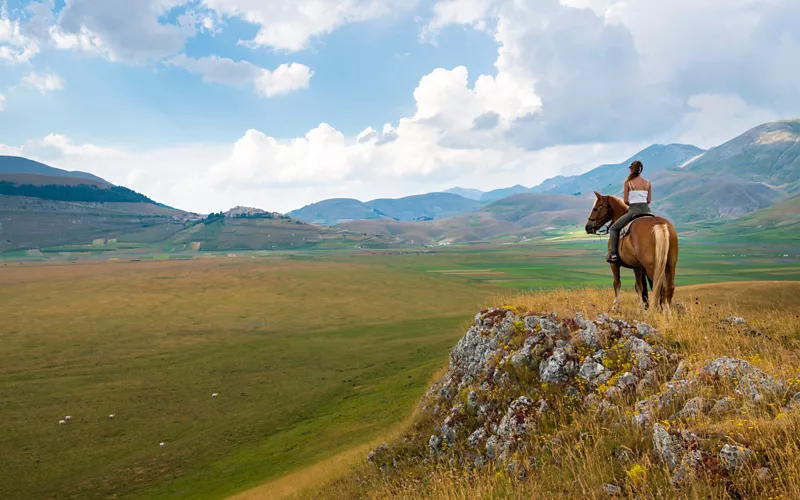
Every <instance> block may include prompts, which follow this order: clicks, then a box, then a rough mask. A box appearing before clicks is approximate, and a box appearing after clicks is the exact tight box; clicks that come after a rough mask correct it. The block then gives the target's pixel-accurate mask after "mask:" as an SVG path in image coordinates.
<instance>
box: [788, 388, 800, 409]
mask: <svg viewBox="0 0 800 500" xmlns="http://www.w3.org/2000/svg"><path fill="white" fill-rule="evenodd" d="M786 410H787V411H794V410H800V392H798V393H797V394H795V395H794V396H792V398H791V399H790V400H789V402H788V403H786Z"/></svg>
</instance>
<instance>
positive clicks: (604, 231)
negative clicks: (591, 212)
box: [589, 200, 613, 236]
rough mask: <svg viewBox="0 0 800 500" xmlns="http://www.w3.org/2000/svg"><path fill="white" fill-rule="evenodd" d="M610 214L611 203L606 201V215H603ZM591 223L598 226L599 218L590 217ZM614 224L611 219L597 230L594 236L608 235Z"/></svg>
mask: <svg viewBox="0 0 800 500" xmlns="http://www.w3.org/2000/svg"><path fill="white" fill-rule="evenodd" d="M610 213H611V202H610V201H608V200H606V213H605V214H603V215H607V214H610ZM589 222H591V223H592V224H597V217H590V218H589ZM612 223H613V221H612V220H611V219H609V220H608V222H606V223H605V224H603V225H602V226H600V227H598V228H597V229H595V231H594V234H596V235H598V236H605V235H607V234H608V232H609V231H610V230H611V224H612Z"/></svg>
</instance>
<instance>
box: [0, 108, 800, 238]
mask: <svg viewBox="0 0 800 500" xmlns="http://www.w3.org/2000/svg"><path fill="white" fill-rule="evenodd" d="M637 159H638V160H640V161H642V162H643V164H644V166H645V173H644V175H645V176H646V177H647V178H648V179H650V180H651V181H652V183H653V197H654V203H653V208H654V210H655V211H657V212H658V213H661V214H663V215H665V216H667V217H669V218H671V219H673V220H674V221H675V222H677V223H679V224H683V225H686V224H697V223H701V222H702V223H713V221H717V220H720V221H722V220H729V219H730V218H739V220H738V221H736V222H735V224H743V225H742V226H741V227H742V228H744V229H742V230H745V229H748V228H750V229H752V228H753V227H756V226H758V224H756V223H753V222H747V221H759V220H763V221H771V220H774V219H775V217H777V216H779V215H780V214H783V213H789V214H790V215H791V214H794V213H795V212H793V210H795V208H794V207H796V206H797V198H796V197H797V196H798V194H800V120H792V121H782V122H773V123H767V124H764V125H761V126H758V127H755V128H753V129H751V130H748V131H746V132H745V133H744V134H742V135H740V136H738V137H735V138H733V139H731V140H730V141H728V142H726V143H724V144H721V145H719V146H717V147H714V148H711V149H709V150H707V151H706V150H703V149H700V148H697V147H695V146H692V145H686V144H667V145H658V144H656V145H652V146H650V147H648V148H646V149H644V150H642V151H640V152H639V153H637V154H636V155H634V156H632V157H631V158H628V159H626V160H625V161H623V162H621V163H617V164H610V165H600V166H598V167H597V168H594V169H592V170H589V171H588V172H585V173H583V174H580V175H573V176H556V177H553V178H550V179H547V180H545V181H544V182H542V183H541V184H539V185H537V186H533V187H525V186H523V185H515V186H511V187H508V188H503V189H497V190H493V191H488V192H483V191H480V190H477V189H469V188H464V187H457V188H452V189H449V190H447V191H446V192H436V193H427V194H420V195H414V196H408V197H404V198H399V199H376V200H371V201H367V202H362V201H359V200H355V199H344V198H339V199H330V200H323V201H320V202H317V203H313V204H311V205H307V206H305V207H302V208H300V209H297V210H294V211H292V212H289V213H288V214H286V215H285V216H284V215H280V214H275V213H271V212H265V211H263V210H259V209H251V208H245V207H237V208H236V209H233V210H232V211H229V212H227V213H220V214H210V215H208V216H202V215H199V214H192V213H187V212H183V211H181V210H177V209H173V208H170V207H166V206H164V205H161V204H159V203H157V202H156V201H154V200H152V199H150V198H148V197H147V196H145V195H143V194H140V193H136V192H135V191H132V190H130V189H127V188H125V187H123V186H114V185H113V184H111V183H110V182H108V181H105V180H104V179H102V178H100V177H97V176H95V175H92V174H90V173H86V172H77V171H66V170H60V169H57V168H54V167H51V166H48V165H45V164H42V163H39V162H35V161H32V160H29V159H25V158H20V157H13V156H0V252H3V251H8V250H17V249H30V248H54V249H57V248H59V247H63V246H64V245H86V244H89V243H91V242H93V241H94V242H97V241H98V239H103V241H110V240H114V241H119V242H124V243H126V244H129V245H159V246H160V247H161V248H164V249H166V250H168V251H181V250H185V249H187V248H191V249H194V250H197V249H214V250H224V249H239V248H241V249H245V248H246V249H279V248H300V247H303V248H312V247H318V246H320V245H322V246H325V245H328V246H330V245H333V246H337V245H338V246H342V245H343V246H344V247H348V246H350V247H352V246H358V247H363V246H364V245H365V244H367V245H368V246H370V245H371V246H391V245H405V244H411V243H414V244H420V243H422V244H447V243H472V242H487V241H493V242H518V241H524V240H526V239H529V238H535V237H537V236H539V235H541V234H542V233H543V232H544V231H546V230H548V229H550V228H559V227H564V226H574V225H579V224H583V222H585V220H586V217H587V213H588V210H589V208H590V207H591V204H592V199H593V198H594V195H593V191H599V192H603V193H608V194H621V192H622V180H623V179H624V177H625V176H626V175H627V172H628V165H629V164H630V163H631V162H632V161H633V160H637ZM782 207H788V208H782ZM762 213H764V214H771V215H763V218H762V217H761V214H762ZM748 214H751V215H748ZM776 214H777V215H776ZM703 221H705V222H703ZM731 224H734V223H731ZM754 224H755V226H754ZM731 227H732V228H733V227H734V225H732V226H731ZM367 241H368V242H369V243H365V242H367ZM333 242H336V243H335V244H334V243H333Z"/></svg>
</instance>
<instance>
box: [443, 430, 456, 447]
mask: <svg viewBox="0 0 800 500" xmlns="http://www.w3.org/2000/svg"><path fill="white" fill-rule="evenodd" d="M440 431H441V433H442V438H444V440H445V442H446V443H447V445H448V446H451V447H452V446H454V445H455V444H456V437H457V436H456V430H455V429H454V428H453V427H451V426H449V425H443V426H442V428H441V429H440Z"/></svg>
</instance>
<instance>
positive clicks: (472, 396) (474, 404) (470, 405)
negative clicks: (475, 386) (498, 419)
mask: <svg viewBox="0 0 800 500" xmlns="http://www.w3.org/2000/svg"><path fill="white" fill-rule="evenodd" d="M477 408H478V393H477V392H475V391H469V395H468V396H467V409H469V410H472V411H475V410H476V409H477Z"/></svg>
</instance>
